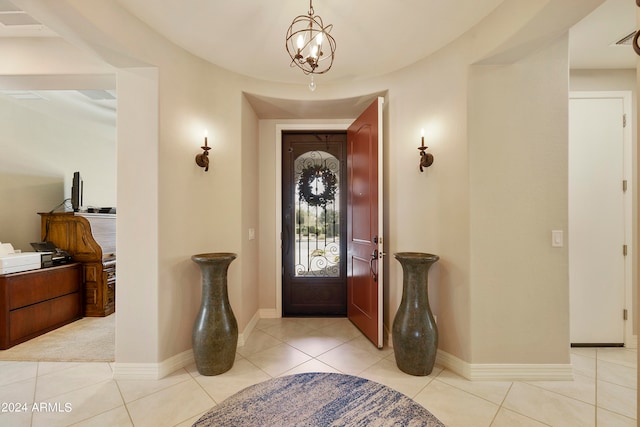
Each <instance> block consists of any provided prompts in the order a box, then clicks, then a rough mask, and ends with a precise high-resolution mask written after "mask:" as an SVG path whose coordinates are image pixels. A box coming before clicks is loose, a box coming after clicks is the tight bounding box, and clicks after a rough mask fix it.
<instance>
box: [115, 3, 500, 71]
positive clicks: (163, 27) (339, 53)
mask: <svg viewBox="0 0 640 427" xmlns="http://www.w3.org/2000/svg"><path fill="white" fill-rule="evenodd" d="M502 1H503V0H456V1H450V0H449V1H442V0H440V1H425V0H404V1H389V0H349V1H345V0H315V1H314V2H313V9H314V11H315V14H316V15H319V16H320V17H322V19H323V21H324V23H325V25H328V24H333V30H332V31H331V34H332V36H333V37H334V38H335V40H336V44H337V49H336V54H335V55H336V56H335V61H334V63H333V67H332V68H331V71H329V72H328V73H327V74H323V75H321V76H319V77H316V81H318V82H319V84H322V82H328V81H332V80H337V79H342V78H350V79H358V78H363V77H369V76H376V75H384V74H387V73H389V72H391V71H394V70H397V69H400V68H403V67H406V66H408V65H410V64H412V63H414V62H416V61H418V60H420V59H422V58H424V57H426V56H428V55H430V54H432V53H433V52H435V51H436V50H438V49H440V48H441V47H443V46H444V45H446V44H447V43H449V42H451V41H453V40H454V39H455V38H457V37H459V36H460V35H462V34H463V33H465V32H466V31H467V30H468V29H469V28H471V27H472V26H474V25H475V24H477V23H478V22H479V21H480V20H482V19H483V18H484V17H486V16H487V15H488V14H490V13H491V12H492V11H493V10H494V9H495V8H496V7H497V6H498V5H500V3H502ZM118 2H119V3H120V4H121V5H122V6H123V7H124V8H126V9H127V10H128V11H129V12H130V13H132V14H133V15H135V16H137V17H138V18H139V19H140V20H141V21H143V22H145V23H146V24H147V25H149V26H150V27H151V28H153V29H154V30H156V31H157V32H158V33H161V34H163V35H164V36H165V37H166V38H168V39H169V40H171V41H172V42H174V43H175V44H177V45H179V46H181V47H183V48H184V49H186V50H188V51H190V52H192V53H193V54H195V55H197V56H200V57H202V58H204V59H206V60H208V61H210V62H212V63H214V64H217V65H220V66H221V67H224V68H226V69H229V70H231V71H234V72H236V73H240V74H244V75H247V76H251V77H255V78H258V79H264V80H268V81H278V82H292V81H295V82H299V81H300V80H307V79H308V77H307V76H304V74H303V73H302V71H300V70H299V69H298V68H295V67H293V68H291V67H290V65H289V64H290V59H289V56H288V54H287V52H286V49H285V36H286V32H287V28H288V27H289V25H290V24H291V22H292V20H293V19H294V18H295V17H296V16H298V15H306V14H307V12H308V10H309V2H308V1H306V0H279V1H265V0H243V1H228V0H208V1H203V0H180V1H163V2H158V1H150V0H118Z"/></svg>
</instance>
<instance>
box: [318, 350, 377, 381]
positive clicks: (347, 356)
mask: <svg viewBox="0 0 640 427" xmlns="http://www.w3.org/2000/svg"><path fill="white" fill-rule="evenodd" d="M317 359H318V360H320V361H321V362H324V363H326V364H327V365H329V366H332V367H334V368H336V369H338V370H339V371H340V372H343V373H345V374H350V375H358V374H359V373H361V372H362V371H364V370H365V369H367V368H368V367H370V366H372V365H374V364H375V363H378V362H379V361H380V360H382V356H381V355H376V354H373V353H371V352H370V351H368V350H363V349H362V348H359V347H356V346H353V345H351V344H350V343H345V344H342V345H341V346H339V347H336V348H334V349H333V350H329V351H328V352H326V353H324V354H321V355H320V356H318V357H317Z"/></svg>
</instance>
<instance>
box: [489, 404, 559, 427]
mask: <svg viewBox="0 0 640 427" xmlns="http://www.w3.org/2000/svg"><path fill="white" fill-rule="evenodd" d="M545 426H547V424H543V423H541V422H539V421H536V420H534V419H533V418H529V417H525V416H524V415H520V414H518V413H516V412H513V411H510V410H508V409H505V408H501V409H500V410H499V411H498V414H497V415H496V418H495V419H494V420H493V422H492V423H491V427H545Z"/></svg>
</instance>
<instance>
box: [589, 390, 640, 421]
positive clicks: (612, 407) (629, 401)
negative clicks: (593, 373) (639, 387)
mask: <svg viewBox="0 0 640 427" xmlns="http://www.w3.org/2000/svg"><path fill="white" fill-rule="evenodd" d="M596 392H597V399H598V407H600V408H604V409H606V410H608V411H611V412H615V413H616V414H620V415H624V416H626V417H630V418H635V417H636V406H637V400H636V391H635V390H633V389H630V388H627V387H622V386H619V385H617V384H612V383H608V382H605V381H598V384H597V391H596Z"/></svg>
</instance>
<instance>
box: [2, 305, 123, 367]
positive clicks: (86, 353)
mask: <svg viewBox="0 0 640 427" xmlns="http://www.w3.org/2000/svg"><path fill="white" fill-rule="evenodd" d="M115 318H116V315H115V313H114V314H112V315H110V316H107V317H83V318H82V319H79V320H76V321H75V322H72V323H69V324H68V325H64V326H62V327H60V328H58V329H55V330H53V331H51V332H47V333H46V334H44V335H40V336H39V337H36V338H33V339H31V340H29V341H26V342H23V343H21V344H18V345H16V346H14V347H11V348H8V349H6V350H0V360H19V361H33V362H113V361H114V359H115Z"/></svg>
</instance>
